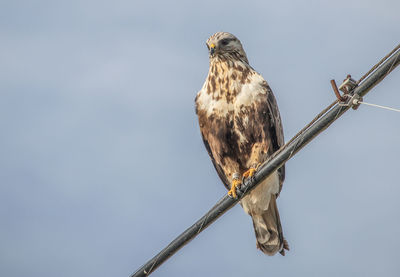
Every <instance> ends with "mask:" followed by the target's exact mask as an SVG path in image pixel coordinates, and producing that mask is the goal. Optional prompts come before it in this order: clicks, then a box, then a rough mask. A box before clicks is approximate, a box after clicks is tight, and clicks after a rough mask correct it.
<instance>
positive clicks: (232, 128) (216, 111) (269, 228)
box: [195, 32, 289, 255]
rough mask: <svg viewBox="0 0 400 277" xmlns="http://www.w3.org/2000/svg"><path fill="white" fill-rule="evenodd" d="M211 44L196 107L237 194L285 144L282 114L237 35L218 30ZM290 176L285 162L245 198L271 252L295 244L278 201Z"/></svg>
mask: <svg viewBox="0 0 400 277" xmlns="http://www.w3.org/2000/svg"><path fill="white" fill-rule="evenodd" d="M206 44H207V47H208V50H209V59H210V68H209V71H208V76H207V78H206V81H205V83H204V85H203V87H202V89H201V90H200V91H199V93H198V94H197V96H196V100H195V102H196V113H197V115H198V119H199V125H200V131H201V134H202V137H203V141H204V144H205V146H206V149H207V151H208V154H209V155H210V157H211V160H212V162H213V164H214V167H215V169H216V170H217V172H218V175H219V177H220V178H221V180H222V182H223V183H224V185H225V186H226V188H227V189H228V190H229V192H228V193H229V194H230V195H231V196H232V197H237V195H236V189H237V188H238V187H240V185H241V182H242V178H246V177H251V176H252V175H253V174H254V173H255V171H256V169H257V166H258V165H259V164H261V163H262V162H264V161H265V160H266V159H267V158H268V157H269V156H270V155H272V154H273V153H274V152H275V151H276V150H278V149H279V148H280V147H281V146H282V145H283V144H284V139H283V129H282V123H281V118H280V115H279V110H278V106H277V103H276V100H275V97H274V95H273V93H272V91H271V89H270V87H269V85H268V83H267V82H266V81H265V80H264V78H263V77H262V76H261V75H260V74H258V73H257V72H256V71H255V70H254V69H253V68H252V67H251V66H250V65H249V61H248V60H247V56H246V53H245V52H244V50H243V47H242V44H241V42H240V41H239V40H238V39H237V38H236V37H235V36H234V35H232V34H230V33H226V32H218V33H216V34H214V35H212V36H211V37H210V38H209V39H208V40H207V42H206ZM284 178H285V167H284V166H282V167H281V168H280V169H278V170H277V171H275V172H274V173H273V174H272V175H270V176H269V177H268V178H267V179H266V180H265V181H263V182H262V183H261V184H260V185H258V186H257V187H256V188H255V189H254V190H253V191H251V192H250V193H249V194H248V195H246V196H245V197H244V198H243V199H242V200H241V205H242V207H243V209H244V210H245V212H246V213H248V214H249V215H250V216H251V217H252V219H253V225H254V231H255V234H256V239H257V247H258V248H259V249H260V250H261V251H262V252H264V253H265V254H267V255H274V254H275V253H277V252H280V253H281V254H282V255H285V249H286V250H289V246H288V243H287V242H286V240H285V239H284V237H283V233H282V226H281V222H280V218H279V212H278V207H277V204H276V198H277V197H278V195H279V193H280V191H281V189H282V183H283V181H284Z"/></svg>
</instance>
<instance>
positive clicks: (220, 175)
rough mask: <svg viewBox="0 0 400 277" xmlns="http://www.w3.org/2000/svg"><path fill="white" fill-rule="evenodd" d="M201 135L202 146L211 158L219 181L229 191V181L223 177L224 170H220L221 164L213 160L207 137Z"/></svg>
mask: <svg viewBox="0 0 400 277" xmlns="http://www.w3.org/2000/svg"><path fill="white" fill-rule="evenodd" d="M201 135H202V137H203V142H204V145H205V146H206V149H207V152H208V155H209V156H210V158H211V161H212V163H213V165H214V167H215V170H216V171H217V173H218V176H219V178H220V179H221V181H222V183H223V184H224V186H225V187H226V188H227V189H228V190H229V189H230V185H229V181H228V179H227V177H226V176H225V173H224V170H223V169H222V166H221V164H219V163H217V162H216V160H215V158H214V154H213V152H212V151H211V148H210V144H209V142H208V139H207V135H205V134H203V132H201Z"/></svg>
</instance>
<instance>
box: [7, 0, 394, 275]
mask: <svg viewBox="0 0 400 277" xmlns="http://www.w3.org/2000/svg"><path fill="white" fill-rule="evenodd" d="M399 10H400V2H399V1H398V0H384V1H361V0H360V1H353V0H350V1H349V0H347V1H344V0H343V1H208V0H205V1H196V2H192V3H191V2H189V1H158V2H155V1H119V0H117V1H91V0H84V1H81V0H80V1H78V0H72V1H45V0H38V1H18V0H17V1H10V0H9V1H4V0H3V1H1V2H0V97H1V98H0V128H1V135H0V222H1V223H0V275H1V276H7V277H20V276H32V277H36V276H37V277H39V276H40V277H50V276H58V277H78V276H82V277H83V276H97V277H103V276H104V277H106V276H129V275H130V274H131V273H133V272H134V271H135V270H136V269H137V268H138V267H140V266H141V265H142V264H143V263H145V262H146V261H147V260H148V259H150V258H151V257H153V256H154V255H155V254H157V253H158V251H159V250H160V249H161V248H163V247H164V246H166V245H167V244H168V243H169V242H170V241H171V240H172V239H174V238H175V237H176V236H177V235H179V234H180V233H181V232H182V231H183V230H184V229H185V228H187V227H188V226H190V225H191V224H192V223H194V222H195V221H196V220H197V219H198V218H200V217H201V216H202V215H203V214H204V213H205V212H206V211H207V210H208V209H209V208H210V207H211V206H213V205H214V203H215V202H216V201H217V200H218V199H220V198H221V197H222V196H223V195H224V194H225V193H226V190H225V188H224V186H223V185H222V183H221V182H220V180H219V178H218V177H217V174H216V172H215V170H214V168H213V166H212V164H211V161H210V159H209V157H208V155H207V153H206V150H205V148H204V146H203V143H202V140H201V138H200V132H199V127H198V124H197V118H196V115H195V112H194V98H195V95H196V93H197V92H198V90H199V89H200V88H201V87H202V85H203V82H204V80H205V77H206V75H207V72H208V54H207V48H206V46H205V41H206V39H207V38H208V37H209V36H210V35H212V34H213V33H215V32H217V31H228V32H231V33H233V34H235V35H236V36H237V37H238V38H239V39H240V40H241V41H242V43H243V45H244V48H245V50H246V52H247V56H248V58H249V61H250V64H251V65H252V66H253V67H254V68H255V69H256V70H257V71H258V72H260V73H261V74H262V75H263V76H264V78H265V79H266V80H267V81H268V82H269V84H270V86H271V88H272V89H273V91H274V93H275V95H276V98H277V101H278V104H279V107H280V111H281V115H282V119H283V125H284V129H285V137H286V140H289V139H290V138H291V137H292V136H293V135H294V134H295V133H297V131H298V130H300V129H301V128H302V127H303V126H304V125H305V124H306V123H308V122H309V121H310V120H311V119H312V118H313V117H314V116H315V115H316V114H317V113H318V112H320V111H321V110H322V109H323V108H324V107H326V106H327V105H328V104H330V103H331V102H332V101H333V100H334V94H333V92H332V89H331V86H330V83H329V81H330V80H331V79H336V80H337V81H338V83H340V81H341V80H343V79H344V78H345V76H346V75H347V74H348V73H350V74H352V75H353V77H354V78H355V79H358V78H359V77H360V76H362V75H363V74H364V73H365V72H366V71H368V70H369V68H370V67H371V66H372V65H374V64H375V63H376V62H377V61H378V60H379V59H380V58H381V57H383V56H384V55H386V54H387V53H388V52H389V51H390V50H391V49H393V48H394V47H395V46H396V45H397V44H399V43H400V28H399V26H400V17H399V12H398V11H399ZM399 87H400V69H399V68H398V69H396V70H395V71H393V73H392V74H390V75H389V76H388V77H387V78H386V79H385V80H384V81H383V82H382V83H381V84H379V85H378V86H377V87H376V88H375V89H374V90H372V91H371V92H370V93H369V94H368V95H367V96H366V97H365V99H364V100H365V101H366V102H371V103H375V104H381V105H387V106H391V107H395V108H400V93H399ZM399 123H400V114H399V113H395V112H390V111H385V110H381V109H377V108H373V107H368V106H361V107H360V108H359V109H358V110H357V111H349V112H348V113H346V114H345V115H344V116H343V117H342V118H341V119H340V120H338V121H337V122H335V123H334V124H333V125H332V126H331V127H330V128H329V129H328V130H326V132H324V133H323V134H321V135H320V136H318V137H317V138H316V139H315V140H314V141H313V142H312V143H310V144H309V145H308V146H307V147H306V148H304V149H303V150H302V151H301V152H300V153H298V154H297V155H296V156H295V157H294V158H293V159H291V160H290V161H289V162H288V163H287V177H286V181H285V183H284V186H283V190H282V193H281V196H280V198H279V199H278V206H279V209H280V215H281V221H282V225H283V231H284V234H285V236H286V238H287V240H288V242H289V244H290V248H291V250H290V251H289V252H287V255H286V256H285V257H282V256H280V255H277V256H274V257H268V256H265V255H263V254H262V253H261V252H260V251H259V250H257V249H256V242H255V237H254V231H253V227H252V223H251V219H250V217H249V216H247V215H246V214H245V213H244V211H243V210H242V209H241V207H240V206H239V205H238V206H236V207H234V208H233V209H231V210H230V211H229V212H228V213H226V214H225V215H224V216H223V217H222V218H220V219H219V220H218V221H216V222H215V224H213V225H211V226H210V227H209V228H208V229H207V230H205V231H204V232H203V233H202V234H200V235H199V236H198V237H197V238H196V239H195V240H193V241H192V242H191V243H190V244H188V245H186V246H185V247H184V248H183V249H181V251H180V252H179V253H177V254H176V255H175V256H173V257H172V258H171V259H169V260H168V261H167V262H166V263H165V264H164V265H162V266H161V267H160V268H159V269H158V270H157V271H156V272H154V274H153V276H155V277H156V276H191V277H196V276H231V277H236V276H382V275H384V276H399V274H400V263H399V256H400V255H399V247H400V237H399V234H400V221H399V217H400V201H399V200H398V196H399V194H400V185H399V176H398V173H399V156H400V147H399V140H400V128H399Z"/></svg>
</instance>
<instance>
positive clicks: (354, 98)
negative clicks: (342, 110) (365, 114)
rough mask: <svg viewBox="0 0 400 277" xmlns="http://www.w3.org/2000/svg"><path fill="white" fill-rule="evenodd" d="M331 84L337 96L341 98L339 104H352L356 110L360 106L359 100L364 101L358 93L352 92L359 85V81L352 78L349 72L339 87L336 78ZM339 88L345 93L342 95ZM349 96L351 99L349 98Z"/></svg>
mask: <svg viewBox="0 0 400 277" xmlns="http://www.w3.org/2000/svg"><path fill="white" fill-rule="evenodd" d="M331 85H332V88H333V91H334V92H335V95H336V98H337V99H338V100H339V105H341V106H351V107H352V108H353V110H356V109H357V108H358V106H360V103H359V102H360V101H362V99H361V97H360V96H359V95H358V94H351V92H352V91H353V90H354V89H355V88H356V87H357V82H356V80H354V79H353V78H351V75H350V74H348V75H347V77H346V79H344V80H343V83H342V84H341V85H340V86H339V88H338V87H337V85H336V82H335V80H331ZM339 90H340V91H342V92H343V95H340V92H339ZM349 98H350V100H348V99H349Z"/></svg>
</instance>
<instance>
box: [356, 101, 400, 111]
mask: <svg viewBox="0 0 400 277" xmlns="http://www.w3.org/2000/svg"><path fill="white" fill-rule="evenodd" d="M358 103H360V104H365V105H368V106H372V107H377V108H381V109H386V110H389V111H394V112H398V113H400V110H399V109H395V108H390V107H386V106H381V105H377V104H372V103H367V102H362V101H357V104H358Z"/></svg>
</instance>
